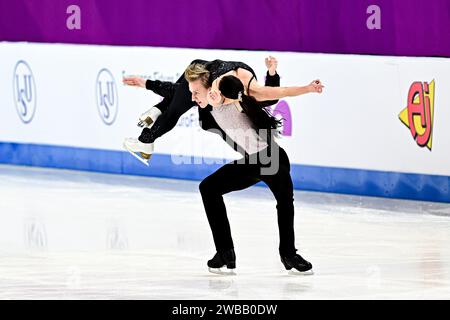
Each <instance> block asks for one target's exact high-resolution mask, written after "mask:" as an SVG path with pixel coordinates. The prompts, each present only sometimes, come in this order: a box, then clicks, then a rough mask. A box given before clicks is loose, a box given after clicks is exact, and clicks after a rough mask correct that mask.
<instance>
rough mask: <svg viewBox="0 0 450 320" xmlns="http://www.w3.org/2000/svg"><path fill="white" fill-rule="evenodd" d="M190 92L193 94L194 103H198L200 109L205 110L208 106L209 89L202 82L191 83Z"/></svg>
mask: <svg viewBox="0 0 450 320" xmlns="http://www.w3.org/2000/svg"><path fill="white" fill-rule="evenodd" d="M189 91H191V93H192V101H194V102H195V103H197V104H198V106H199V107H200V108H205V107H206V106H207V105H208V101H207V100H206V95H207V94H208V89H206V88H205V87H204V86H203V85H202V82H201V80H196V81H193V82H189Z"/></svg>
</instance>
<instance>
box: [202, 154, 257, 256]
mask: <svg viewBox="0 0 450 320" xmlns="http://www.w3.org/2000/svg"><path fill="white" fill-rule="evenodd" d="M249 172H251V170H249V168H248V166H247V165H242V164H235V163H229V164H226V165H225V166H223V167H221V168H220V169H219V170H217V171H216V172H214V173H213V174H211V175H210V176H208V177H206V178H205V179H204V180H203V181H202V182H201V183H200V187H199V188H200V193H201V195H202V199H203V204H204V206H205V211H206V215H207V217H208V222H209V225H210V227H211V231H212V234H213V238H214V243H215V246H216V250H217V252H224V251H226V250H229V249H233V248H234V246H233V240H232V237H231V230H230V223H229V221H228V217H227V210H226V207H225V203H224V201H223V195H224V194H226V193H229V192H232V191H237V190H242V189H246V188H248V187H250V186H252V185H254V184H255V183H257V182H258V181H259V180H258V179H257V178H255V177H253V176H252V175H251V174H249Z"/></svg>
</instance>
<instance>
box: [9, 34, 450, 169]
mask: <svg viewBox="0 0 450 320" xmlns="http://www.w3.org/2000/svg"><path fill="white" fill-rule="evenodd" d="M268 54H272V55H275V56H276V57H277V58H278V60H279V70H278V72H279V74H280V75H281V83H282V85H305V84H308V83H309V82H310V81H311V80H313V79H316V78H320V79H321V80H322V82H323V83H324V84H325V86H326V88H325V91H324V93H323V94H322V95H321V96H319V95H316V94H311V95H307V96H301V97H296V98H287V99H285V100H286V101H287V102H288V103H289V106H290V110H291V113H292V136H291V137H283V138H282V139H281V140H280V144H281V145H282V146H283V147H285V148H286V150H287V152H288V154H289V155H290V158H291V162H292V163H294V164H301V165H314V166H324V167H338V168H352V169H364V170H380V171H389V172H406V173H417V174H430V175H444V176H450V139H449V137H450V91H449V90H448V89H447V88H450V59H443V58H405V57H372V56H354V55H329V54H301V53H290V52H277V53H274V52H251V51H233V50H199V49H178V48H149V47H111V46H91V45H60V44H33V43H0V57H1V59H0V70H1V72H0V88H1V96H0V110H1V112H0V128H1V129H0V141H3V142H17V143H33V144H44V145H58V146H73V147H81V148H93V149H104V150H122V141H123V138H124V137H127V136H137V135H138V134H139V132H140V129H139V128H138V127H136V122H137V117H138V116H139V114H140V113H142V112H144V111H145V110H147V109H148V108H149V107H150V106H151V105H153V104H156V103H157V102H158V101H159V98H158V96H156V95H155V94H153V93H151V92H149V91H146V90H144V89H137V88H130V87H126V86H123V85H122V84H121V78H122V76H123V75H124V74H125V75H132V74H137V75H145V76H149V77H151V78H153V79H156V78H157V79H162V80H173V81H175V80H176V79H177V78H178V76H179V75H180V74H181V73H182V71H183V70H184V68H185V67H186V66H187V64H188V63H189V62H190V61H192V60H194V59H198V58H201V59H205V60H212V59H216V58H218V59H223V60H238V61H243V62H245V63H247V64H249V65H250V66H252V67H253V68H254V69H255V71H256V73H257V75H258V77H259V81H260V82H263V77H264V74H265V66H264V57H265V56H267V55H268ZM20 60H23V61H26V63H27V64H28V66H29V67H30V69H31V70H32V74H33V78H34V82H35V90H36V92H35V99H36V111H35V114H34V117H33V119H32V120H31V122H29V123H28V124H25V123H24V122H23V121H22V120H21V119H20V117H19V116H18V112H17V110H16V106H15V101H14V100H15V98H14V92H15V90H16V89H15V87H14V81H13V79H14V70H15V66H16V64H17V63H18V61H20ZM103 68H106V69H108V70H109V71H110V72H111V74H112V76H113V77H114V80H115V84H116V87H117V98H118V105H117V110H118V112H117V117H116V119H115V121H114V122H113V123H112V124H111V125H107V124H105V123H104V122H103V121H102V119H101V117H100V115H99V112H98V110H97V102H96V101H97V98H96V80H97V76H98V74H99V71H100V70H101V69H103ZM432 80H434V81H435V84H436V89H435V106H434V127H433V147H432V151H431V152H430V151H429V150H428V149H426V148H419V147H418V146H417V144H416V143H415V142H414V140H413V139H412V136H411V133H410V132H409V129H408V128H406V126H405V125H403V124H402V123H401V122H400V120H399V118H398V115H399V113H400V111H401V110H402V109H404V108H405V107H406V105H407V96H408V90H409V87H410V86H411V84H412V83H413V82H415V81H420V82H425V81H426V82H431V81H432ZM189 119H193V121H194V122H193V124H192V125H188V126H181V125H180V126H177V127H176V128H175V129H174V130H172V131H171V132H169V133H168V134H166V135H165V136H164V137H162V138H161V139H159V140H158V141H157V145H156V151H157V152H158V153H163V154H172V153H176V154H184V155H196V156H205V157H213V158H223V157H225V158H232V157H236V154H235V153H234V152H233V151H232V150H230V148H229V147H228V146H227V145H226V144H225V143H223V142H222V141H221V140H220V139H219V138H218V137H216V136H215V135H212V134H208V133H205V132H203V131H202V130H201V129H200V128H199V127H198V123H197V120H196V119H197V111H196V110H195V109H191V110H190V111H188V113H187V114H186V115H185V117H184V118H183V119H182V120H181V121H182V122H183V123H187V122H189V121H190V120H189ZM188 120H189V121H188Z"/></svg>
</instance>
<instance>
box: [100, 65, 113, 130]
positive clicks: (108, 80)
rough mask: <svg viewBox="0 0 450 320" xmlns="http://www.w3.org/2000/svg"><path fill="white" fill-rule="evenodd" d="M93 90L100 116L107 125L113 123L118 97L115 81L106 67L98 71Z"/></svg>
mask: <svg viewBox="0 0 450 320" xmlns="http://www.w3.org/2000/svg"><path fill="white" fill-rule="evenodd" d="M95 92H96V98H97V110H98V113H99V115H100V118H101V119H102V120H103V122H104V123H105V124H107V125H111V124H113V123H114V121H115V120H116V117H117V112H118V109H119V101H118V100H119V97H118V94H117V86H116V82H115V80H114V77H113V75H112V73H111V72H110V71H109V70H108V69H106V68H103V69H101V70H100V71H99V73H98V75H97V80H96V82H95Z"/></svg>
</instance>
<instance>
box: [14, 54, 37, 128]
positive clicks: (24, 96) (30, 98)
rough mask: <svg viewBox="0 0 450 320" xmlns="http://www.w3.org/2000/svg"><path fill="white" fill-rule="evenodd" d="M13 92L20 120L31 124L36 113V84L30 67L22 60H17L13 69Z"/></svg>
mask: <svg viewBox="0 0 450 320" xmlns="http://www.w3.org/2000/svg"><path fill="white" fill-rule="evenodd" d="M13 90H14V103H15V105H16V110H17V114H18V115H19V117H20V120H22V121H23V123H29V122H31V120H33V117H34V113H35V112H36V83H35V82H34V77H33V72H31V68H30V66H29V65H28V63H26V62H25V61H24V60H19V61H18V62H17V63H16V66H15V67H14V75H13Z"/></svg>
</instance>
